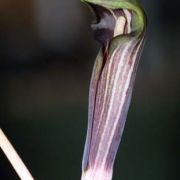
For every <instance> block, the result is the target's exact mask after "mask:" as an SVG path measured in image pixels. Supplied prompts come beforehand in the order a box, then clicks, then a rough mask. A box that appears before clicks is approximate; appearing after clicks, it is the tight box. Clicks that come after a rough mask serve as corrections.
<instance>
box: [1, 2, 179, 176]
mask: <svg viewBox="0 0 180 180" xmlns="http://www.w3.org/2000/svg"><path fill="white" fill-rule="evenodd" d="M142 4H143V6H144V8H145V10H146V12H147V16H148V32H147V40H146V45H145V48H144V51H143V55H142V58H141V62H140V65H139V69H138V73H137V78H136V84H135V89H134V93H133V98H132V103H131V107H130V110H129V115H128V119H127V123H126V128H125V131H124V135H123V139H122V143H121V146H120V150H119V152H118V157H117V159H116V163H115V168H114V178H113V180H119V179H121V180H135V179H137V180H152V179H153V180H173V179H175V180H178V179H180V154H179V152H180V131H179V128H180V123H179V120H180V117H179V113H180V83H179V80H180V45H179V44H180V36H179V32H180V13H179V10H180V3H179V1H169V0H163V1H157V0H149V1H146V0H142ZM92 19H93V18H92V15H91V13H90V11H89V9H88V8H87V7H86V6H85V5H83V4H82V3H80V2H79V0H69V1H67V0H4V1H0V126H1V128H2V129H3V131H4V132H5V133H6V134H7V136H8V138H9V139H10V141H11V142H12V144H13V145H14V146H15V148H16V150H17V151H18V153H19V154H20V155H21V157H22V159H23V160H24V162H25V164H26V165H27V167H28V168H29V170H30V171H31V173H32V175H33V176H34V177H35V179H37V180H50V179H51V180H79V179H80V176H81V157H82V153H83V146H84V141H85V134H86V126H87V106H88V101H87V100H88V85H89V81H90V76H91V70H92V66H93V63H94V59H95V57H96V54H97V52H98V49H99V45H98V43H96V42H95V41H94V40H93V38H92V34H91V29H90V27H89V24H90V22H91V20H92ZM0 179H2V180H16V179H18V177H17V175H16V173H15V172H14V170H13V168H12V167H11V165H10V163H9V162H8V161H7V159H6V157H5V156H4V154H3V153H2V152H0Z"/></svg>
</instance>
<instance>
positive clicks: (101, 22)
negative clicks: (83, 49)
mask: <svg viewBox="0 0 180 180" xmlns="http://www.w3.org/2000/svg"><path fill="white" fill-rule="evenodd" d="M89 5H90V7H91V9H92V11H93V12H94V14H95V17H96V21H94V22H92V24H91V28H92V30H93V34H94V38H95V39H96V40H97V41H98V42H99V43H100V44H101V45H102V47H103V49H107V48H108V46H109V44H110V42H111V41H112V39H113V38H115V37H117V36H119V35H123V34H127V33H130V32H129V31H128V26H130V23H131V22H128V17H127V16H128V15H127V14H126V12H125V11H124V10H122V9H114V10H112V9H107V8H105V7H102V6H99V5H94V4H91V3H89ZM126 11H127V10H126ZM127 12H128V11H127ZM129 15H130V12H129ZM129 28H130V27H129Z"/></svg>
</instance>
